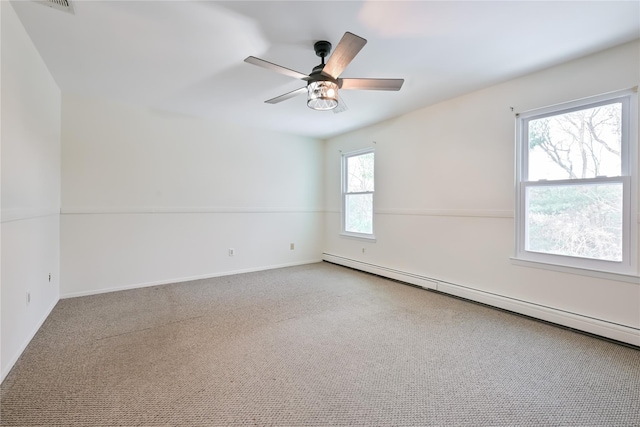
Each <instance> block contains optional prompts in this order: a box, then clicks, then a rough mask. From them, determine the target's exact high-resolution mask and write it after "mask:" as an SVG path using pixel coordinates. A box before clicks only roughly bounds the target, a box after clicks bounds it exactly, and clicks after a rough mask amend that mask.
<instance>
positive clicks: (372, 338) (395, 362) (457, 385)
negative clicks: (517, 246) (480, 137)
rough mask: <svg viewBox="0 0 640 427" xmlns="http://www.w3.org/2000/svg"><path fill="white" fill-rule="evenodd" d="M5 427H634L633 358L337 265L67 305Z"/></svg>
mask: <svg viewBox="0 0 640 427" xmlns="http://www.w3.org/2000/svg"><path fill="white" fill-rule="evenodd" d="M1 399H2V404H1V408H0V410H1V412H0V415H1V417H2V418H1V425H3V426H331V425H341V426H545V425H549V426H639V425H640V351H639V350H637V349H633V348H628V347H625V346H621V345H617V344H615V343H611V342H607V341H604V340H600V339H596V338H593V337H589V336H585V335H581V334H578V333H575V332H572V331H569V330H565V329H561V328H557V327H554V326H551V325H548V324H544V323H541V322H536V321H533V320H530V319H526V318H523V317H520V316H516V315H513V314H509V313H506V312H502V311H499V310H494V309H491V308H488V307H484V306H480V305H477V304H473V303H469V302H466V301H461V300H458V299H454V298H451V297H447V296H444V295H440V294H437V293H433V292H429V291H425V290H421V289H417V288H413V287H410V286H405V285H402V284H399V283H396V282H393V281H389V280H385V279H382V278H379V277H375V276H371V275H368V274H365V273H360V272H357V271H353V270H349V269H346V268H343V267H339V266H335V265H331V264H328V263H319V264H311V265H306V266H300V267H293V268H285V269H279V270H271V271H266V272H259V273H250V274H242V275H237V276H227V277H220V278H216V279H209V280H199V281H193V282H187V283H180V284H175V285H166V286H158V287H152V288H145V289H138V290H132V291H123V292H114V293H109V294H102V295H96V296H89V297H82V298H73V299H66V300H61V301H60V302H59V303H58V305H57V306H56V308H55V309H54V311H53V313H52V314H51V316H50V317H49V319H48V320H47V321H46V322H45V324H44V325H43V327H42V328H41V330H40V331H39V332H38V334H37V335H36V337H35V338H34V340H33V341H32V342H31V344H30V345H29V346H28V348H27V349H26V351H25V352H24V354H23V356H22V357H21V358H20V360H19V361H18V362H17V364H16V366H15V367H14V369H13V370H12V372H11V373H10V374H9V376H8V377H7V379H6V380H5V381H4V383H3V384H2V387H1Z"/></svg>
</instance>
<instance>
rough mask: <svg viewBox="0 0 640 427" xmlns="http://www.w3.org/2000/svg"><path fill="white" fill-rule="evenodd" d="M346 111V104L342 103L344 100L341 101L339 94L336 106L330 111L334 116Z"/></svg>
mask: <svg viewBox="0 0 640 427" xmlns="http://www.w3.org/2000/svg"><path fill="white" fill-rule="evenodd" d="M347 110H348V108H347V104H345V103H344V99H342V97H341V96H340V94H338V106H337V107H336V108H334V109H333V110H331V111H333V113H334V114H337V113H342V112H343V111H347Z"/></svg>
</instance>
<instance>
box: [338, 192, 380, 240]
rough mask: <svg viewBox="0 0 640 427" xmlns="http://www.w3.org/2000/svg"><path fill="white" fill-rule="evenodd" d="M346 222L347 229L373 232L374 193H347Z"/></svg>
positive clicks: (354, 231)
mask: <svg viewBox="0 0 640 427" xmlns="http://www.w3.org/2000/svg"><path fill="white" fill-rule="evenodd" d="M344 222H345V224H344V229H345V231H350V232H352V233H366V234H373V194H347V195H346V200H345V218H344Z"/></svg>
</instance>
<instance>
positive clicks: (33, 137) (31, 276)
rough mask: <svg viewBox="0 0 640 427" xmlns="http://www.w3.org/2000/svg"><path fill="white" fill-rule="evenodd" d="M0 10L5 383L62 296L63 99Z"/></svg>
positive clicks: (9, 12) (0, 338) (1, 362)
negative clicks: (61, 148) (61, 114)
mask: <svg viewBox="0 0 640 427" xmlns="http://www.w3.org/2000/svg"><path fill="white" fill-rule="evenodd" d="M0 3H1V5H0V7H1V11H2V18H1V19H2V34H1V38H2V73H1V75H2V102H1V104H2V131H1V146H0V151H1V157H2V161H1V163H2V167H1V170H2V225H1V236H2V239H1V240H2V251H1V254H2V256H1V258H2V270H1V271H2V272H1V277H2V282H1V286H0V300H1V303H0V305H1V309H2V312H1V315H0V318H1V323H2V325H1V331H2V333H1V335H0V347H1V350H0V366H1V373H2V379H4V378H5V376H6V375H7V374H8V373H9V371H10V369H11V367H12V366H13V365H14V363H15V362H16V360H17V358H18V357H19V356H20V354H21V353H22V351H23V350H24V348H25V347H26V345H27V344H28V343H29V341H30V340H31V338H32V337H33V335H34V334H35V333H36V331H37V330H38V328H39V327H40V325H41V324H42V322H43V321H44V320H45V318H46V316H47V315H48V314H49V313H50V311H51V310H52V309H53V306H54V305H55V304H56V303H57V301H58V298H59V294H60V286H59V283H60V282H59V276H60V275H59V265H60V102H61V97H60V90H59V89H58V87H57V85H56V83H55V82H54V80H53V78H52V77H51V75H50V74H49V71H48V70H47V68H46V66H45V64H44V62H43V61H42V59H41V58H40V55H39V54H38V52H37V51H36V49H35V47H34V46H33V44H32V42H31V40H30V39H29V36H28V35H27V33H26V32H25V30H24V28H23V27H22V24H21V23H20V21H19V19H18V17H17V15H16V14H15V12H14V10H13V7H12V6H11V4H10V3H9V2H7V1H3V2H0ZM49 274H51V281H49ZM27 292H30V294H31V302H30V303H29V304H27V301H26V294H27Z"/></svg>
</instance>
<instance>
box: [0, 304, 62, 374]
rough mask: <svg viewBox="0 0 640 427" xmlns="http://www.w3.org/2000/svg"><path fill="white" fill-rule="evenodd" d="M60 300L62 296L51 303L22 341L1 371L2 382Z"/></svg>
mask: <svg viewBox="0 0 640 427" xmlns="http://www.w3.org/2000/svg"><path fill="white" fill-rule="evenodd" d="M58 301H60V298H57V299H56V300H55V301H54V302H53V304H51V305H50V306H49V307H48V308H47V310H45V312H44V315H43V316H42V317H41V318H40V320H39V321H38V323H36V326H35V328H33V330H32V331H31V332H30V333H29V335H28V336H27V339H26V340H24V342H23V343H22V345H21V346H20V348H19V349H18V351H17V352H16V354H15V355H14V356H13V357H12V358H11V360H9V363H8V364H7V366H6V368H5V369H4V370H3V371H2V372H1V373H0V383H2V382H3V381H4V379H5V378H6V377H7V375H9V372H11V369H13V365H15V364H16V362H17V361H18V359H20V356H22V353H24V351H25V350H26V348H27V346H28V345H29V343H30V342H31V340H32V339H33V337H35V336H36V334H37V333H38V331H39V330H40V328H41V327H42V325H43V324H44V322H45V320H47V317H49V315H50V314H51V312H52V311H53V308H54V307H55V306H56V304H58Z"/></svg>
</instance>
